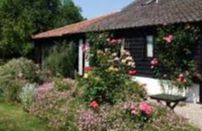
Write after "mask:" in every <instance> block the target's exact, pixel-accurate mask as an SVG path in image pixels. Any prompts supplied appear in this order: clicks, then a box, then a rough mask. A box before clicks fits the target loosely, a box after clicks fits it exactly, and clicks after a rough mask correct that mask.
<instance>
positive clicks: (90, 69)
mask: <svg viewBox="0 0 202 131" xmlns="http://www.w3.org/2000/svg"><path fill="white" fill-rule="evenodd" d="M92 70H93V67H90V66H89V67H85V68H84V71H85V72H90V71H92Z"/></svg>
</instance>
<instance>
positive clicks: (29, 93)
mask: <svg viewBox="0 0 202 131" xmlns="http://www.w3.org/2000/svg"><path fill="white" fill-rule="evenodd" d="M36 87H37V85H36V84H26V85H25V86H24V87H23V88H22V91H21V92H20V94H19V98H20V101H21V103H22V105H23V106H24V108H25V109H26V108H28V107H29V106H30V105H31V104H32V102H33V100H34V97H35V95H36Z"/></svg>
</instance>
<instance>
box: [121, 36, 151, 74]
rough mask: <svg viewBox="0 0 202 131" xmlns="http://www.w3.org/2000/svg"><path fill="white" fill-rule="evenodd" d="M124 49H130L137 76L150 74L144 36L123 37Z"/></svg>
mask: <svg viewBox="0 0 202 131" xmlns="http://www.w3.org/2000/svg"><path fill="white" fill-rule="evenodd" d="M125 44H126V45H127V46H126V49H127V50H129V51H130V53H131V55H132V56H133V59H134V60H135V64H136V69H137V72H138V74H137V75H139V76H152V70H151V69H150V58H148V57H147V56H146V36H138V37H136V36H134V37H133V38H126V39H125Z"/></svg>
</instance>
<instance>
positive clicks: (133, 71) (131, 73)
mask: <svg viewBox="0 0 202 131" xmlns="http://www.w3.org/2000/svg"><path fill="white" fill-rule="evenodd" d="M136 74H137V71H136V70H129V71H128V75H131V76H134V75H136Z"/></svg>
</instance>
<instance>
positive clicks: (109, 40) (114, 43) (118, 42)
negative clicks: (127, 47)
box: [107, 37, 122, 45]
mask: <svg viewBox="0 0 202 131" xmlns="http://www.w3.org/2000/svg"><path fill="white" fill-rule="evenodd" d="M121 41H122V40H121V39H117V38H113V37H112V38H107V42H109V44H111V45H116V44H120V43H121Z"/></svg>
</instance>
